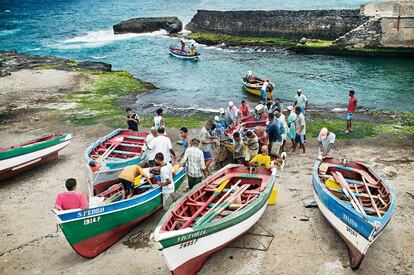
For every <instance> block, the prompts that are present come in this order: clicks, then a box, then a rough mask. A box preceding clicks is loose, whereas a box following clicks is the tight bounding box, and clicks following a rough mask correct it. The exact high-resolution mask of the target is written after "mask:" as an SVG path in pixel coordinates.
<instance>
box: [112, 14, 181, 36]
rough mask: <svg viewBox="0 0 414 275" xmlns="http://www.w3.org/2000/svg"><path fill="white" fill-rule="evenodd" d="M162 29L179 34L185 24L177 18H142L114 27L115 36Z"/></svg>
mask: <svg viewBox="0 0 414 275" xmlns="http://www.w3.org/2000/svg"><path fill="white" fill-rule="evenodd" d="M160 29H163V30H166V31H167V32H168V33H177V32H179V31H181V30H182V29H183V23H182V22H181V21H180V20H179V19H178V18H177V17H142V18H134V19H129V20H126V21H123V22H121V23H119V24H116V25H114V26H113V30H114V33H115V34H120V33H131V32H132V33H143V32H153V31H158V30H160Z"/></svg>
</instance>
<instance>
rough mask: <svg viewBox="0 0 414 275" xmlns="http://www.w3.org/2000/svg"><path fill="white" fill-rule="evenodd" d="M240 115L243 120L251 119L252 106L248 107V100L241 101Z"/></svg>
mask: <svg viewBox="0 0 414 275" xmlns="http://www.w3.org/2000/svg"><path fill="white" fill-rule="evenodd" d="M239 113H240V117H241V118H242V119H243V118H246V117H250V106H249V105H247V103H246V100H242V101H241V105H240V107H239Z"/></svg>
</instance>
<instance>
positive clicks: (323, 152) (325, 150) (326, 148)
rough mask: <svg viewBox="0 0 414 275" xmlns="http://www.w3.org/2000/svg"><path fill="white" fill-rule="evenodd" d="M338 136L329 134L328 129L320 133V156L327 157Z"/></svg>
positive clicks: (323, 129)
mask: <svg viewBox="0 0 414 275" xmlns="http://www.w3.org/2000/svg"><path fill="white" fill-rule="evenodd" d="M335 138H336V135H335V134H334V133H332V132H329V131H328V129H327V128H322V129H321V131H320V132H319V136H318V141H319V154H318V156H321V157H326V156H327V155H328V154H329V152H330V151H331V149H332V146H333V144H334V142H335Z"/></svg>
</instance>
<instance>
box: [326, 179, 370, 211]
mask: <svg viewBox="0 0 414 275" xmlns="http://www.w3.org/2000/svg"><path fill="white" fill-rule="evenodd" d="M333 176H334V179H335V181H336V182H338V183H339V184H340V185H341V187H342V190H343V191H344V193H345V195H346V196H347V197H348V199H349V200H350V201H351V204H352V206H353V207H354V208H355V210H357V211H358V212H360V213H362V214H364V215H366V213H365V211H364V208H363V207H362V205H361V204H360V203H359V201H358V200H357V198H356V197H355V195H354V192H352V190H351V188H350V187H349V185H348V184H347V182H346V181H345V178H344V176H342V174H341V172H334V173H333Z"/></svg>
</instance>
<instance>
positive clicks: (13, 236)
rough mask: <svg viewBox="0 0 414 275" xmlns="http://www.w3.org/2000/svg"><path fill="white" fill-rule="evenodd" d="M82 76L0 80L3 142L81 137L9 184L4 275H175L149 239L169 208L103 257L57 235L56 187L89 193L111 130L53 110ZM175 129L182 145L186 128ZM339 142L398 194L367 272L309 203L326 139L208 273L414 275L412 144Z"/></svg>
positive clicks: (3, 190) (295, 162) (289, 171)
mask: <svg viewBox="0 0 414 275" xmlns="http://www.w3.org/2000/svg"><path fill="white" fill-rule="evenodd" d="M83 82H84V76H83V75H82V74H80V73H77V72H71V71H65V70H33V69H20V68H17V69H16V70H14V71H13V72H10V74H6V75H5V76H3V77H1V78H0V94H1V97H0V106H1V108H2V109H1V110H2V112H1V118H2V119H1V121H2V124H1V125H0V131H1V132H0V133H1V134H0V135H1V138H0V147H6V146H10V145H13V144H17V143H20V142H23V141H26V140H29V139H32V138H36V137H38V136H41V135H44V134H45V133H49V132H69V133H72V134H73V141H72V143H71V145H70V146H69V147H67V148H66V149H65V150H63V151H62V152H61V155H60V157H59V158H58V159H57V160H55V161H53V162H51V163H49V164H47V165H45V166H42V167H39V168H37V169H35V170H32V171H30V172H28V173H25V174H23V175H20V176H17V177H14V178H12V179H9V180H7V181H6V182H2V183H0V224H1V226H0V274H125V273H132V274H168V268H167V266H166V264H165V261H164V259H163V257H162V255H161V253H160V252H159V251H158V249H157V247H156V246H155V244H154V243H153V242H152V241H151V240H150V234H151V233H152V231H153V230H154V228H155V227H156V225H157V223H158V221H159V220H160V219H161V217H162V215H163V211H162V210H160V211H158V212H157V213H156V214H155V215H153V216H151V217H149V218H148V219H147V220H145V221H144V222H142V223H141V224H140V225H138V226H137V227H136V228H135V229H134V230H133V231H132V232H130V233H129V234H127V235H126V236H125V237H124V238H123V239H122V240H121V241H119V242H118V243H117V244H115V245H114V246H113V247H111V248H110V249H108V250H107V251H105V252H104V253H102V254H101V255H99V256H98V257H96V258H95V259H84V258H82V257H80V256H79V255H77V254H76V253H75V252H74V251H73V250H72V249H71V247H70V246H69V244H68V243H67V241H66V239H65V237H64V236H63V234H62V233H61V232H57V231H56V222H55V219H54V217H53V215H52V213H51V211H50V210H51V208H52V207H53V205H54V200H55V197H56V195H57V193H58V192H60V191H63V190H64V181H65V179H67V178H69V177H74V178H76V179H77V180H78V189H80V190H81V191H87V185H86V169H85V165H84V158H83V152H84V149H85V148H86V147H87V146H88V145H89V144H90V143H91V142H93V141H94V140H96V139H97V138H99V137H101V136H103V135H104V134H106V133H108V132H110V131H111V130H112V129H111V128H110V127H108V126H105V125H102V124H96V125H92V126H75V125H73V124H71V123H70V122H66V121H62V119H60V118H59V117H58V116H53V115H52V116H51V115H50V114H49V113H50V110H51V109H52V110H61V109H65V108H71V105H70V104H68V103H65V104H63V105H62V104H61V103H59V102H60V101H59V99H60V98H61V97H62V96H64V95H66V94H68V93H70V92H71V91H73V90H78V89H79V86H80V85H82V83H83ZM167 126H168V125H167ZM195 133H196V131H195V130H192V132H191V134H193V135H194V134H195ZM168 134H169V136H170V138H171V139H172V140H173V141H175V140H176V139H177V138H178V129H174V130H172V129H171V130H168ZM174 143H175V142H174ZM335 145H336V146H335V148H334V150H335V152H336V154H337V155H339V156H343V157H345V156H346V157H351V158H352V159H362V160H365V161H367V162H369V163H371V164H372V165H373V167H374V168H375V169H376V170H377V171H378V172H379V173H380V174H381V175H382V176H383V177H384V178H385V179H387V180H388V181H389V183H390V185H391V186H393V187H394V188H395V190H396V196H397V210H396V212H395V214H394V216H393V219H392V220H391V223H390V224H389V225H388V227H387V228H386V230H385V231H384V233H383V234H382V236H381V237H380V238H379V239H378V240H377V241H376V242H375V243H374V245H373V246H372V247H371V248H370V249H369V251H368V254H367V255H366V258H365V260H364V262H363V263H362V266H361V268H360V270H359V271H356V272H353V271H352V270H351V269H350V267H349V261H348V252H347V249H346V246H345V244H344V243H343V242H342V240H341V239H340V238H339V236H338V235H337V234H336V232H335V231H334V230H333V229H332V228H331V227H330V225H329V224H328V222H327V221H326V220H325V218H324V217H323V216H322V214H321V213H320V211H319V210H318V208H305V207H304V200H306V199H309V198H313V194H312V187H311V173H312V168H313V162H314V159H315V155H316V150H317V144H316V142H315V141H313V140H311V141H310V142H309V144H308V154H307V156H300V155H299V154H295V155H288V160H287V165H286V167H285V170H284V171H283V173H281V175H280V177H279V178H278V181H277V187H278V188H279V194H278V198H277V204H276V205H274V206H268V208H267V210H266V212H265V214H264V215H263V217H262V218H261V219H260V220H259V223H258V224H257V225H256V226H255V227H254V228H253V229H252V230H250V232H249V233H248V234H246V235H244V236H243V237H241V238H240V239H239V240H237V241H236V242H234V243H233V244H231V245H230V246H229V247H226V248H225V249H223V250H221V251H219V252H217V253H215V254H214V255H213V256H212V257H211V258H210V259H209V260H208V261H207V263H206V264H205V265H204V267H203V269H202V270H201V271H200V274H354V273H358V274H412V273H413V270H414V231H413V228H414V211H413V209H414V186H413V185H412V179H413V178H414V170H413V169H412V168H413V164H414V157H413V153H414V149H413V146H412V145H413V142H412V140H406V141H399V142H398V143H396V142H395V141H393V140H384V139H368V140H352V141H338V142H337V143H336V144H335ZM184 186H186V183H185V184H184Z"/></svg>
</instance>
